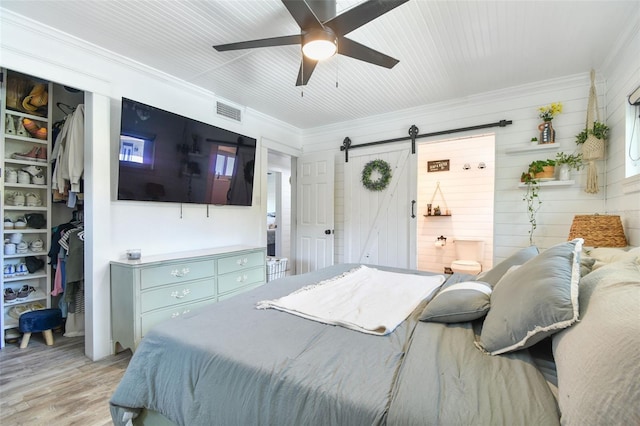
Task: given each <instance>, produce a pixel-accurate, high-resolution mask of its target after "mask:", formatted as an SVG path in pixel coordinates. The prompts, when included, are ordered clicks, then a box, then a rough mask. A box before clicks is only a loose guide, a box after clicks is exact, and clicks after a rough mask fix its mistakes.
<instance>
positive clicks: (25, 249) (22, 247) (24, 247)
mask: <svg viewBox="0 0 640 426" xmlns="http://www.w3.org/2000/svg"><path fill="white" fill-rule="evenodd" d="M16 253H18V254H26V253H29V243H27V242H26V241H20V242H19V243H18V244H16Z"/></svg>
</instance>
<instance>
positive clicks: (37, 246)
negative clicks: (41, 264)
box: [29, 238, 44, 252]
mask: <svg viewBox="0 0 640 426" xmlns="http://www.w3.org/2000/svg"><path fill="white" fill-rule="evenodd" d="M43 248H44V243H43V242H42V240H41V239H40V238H38V239H37V240H33V241H31V242H30V243H29V249H30V250H31V251H33V252H40V251H42V249H43Z"/></svg>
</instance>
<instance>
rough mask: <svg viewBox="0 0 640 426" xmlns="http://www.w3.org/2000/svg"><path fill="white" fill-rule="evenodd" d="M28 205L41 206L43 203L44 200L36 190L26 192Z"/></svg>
mask: <svg viewBox="0 0 640 426" xmlns="http://www.w3.org/2000/svg"><path fill="white" fill-rule="evenodd" d="M25 198H26V202H27V207H40V206H41V205H42V200H41V199H40V195H38V194H36V193H35V192H28V193H27V194H25Z"/></svg>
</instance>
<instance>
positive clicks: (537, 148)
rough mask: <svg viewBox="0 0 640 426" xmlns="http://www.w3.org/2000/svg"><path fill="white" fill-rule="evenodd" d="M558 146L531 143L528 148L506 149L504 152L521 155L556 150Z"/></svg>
mask: <svg viewBox="0 0 640 426" xmlns="http://www.w3.org/2000/svg"><path fill="white" fill-rule="evenodd" d="M558 146H560V144H559V143H540V144H538V143H532V144H530V145H528V146H523V147H521V148H508V149H507V150H505V153H507V154H521V153H525V152H537V151H551V150H553V149H557V148H558Z"/></svg>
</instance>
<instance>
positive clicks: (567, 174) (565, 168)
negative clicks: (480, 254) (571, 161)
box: [558, 163, 571, 180]
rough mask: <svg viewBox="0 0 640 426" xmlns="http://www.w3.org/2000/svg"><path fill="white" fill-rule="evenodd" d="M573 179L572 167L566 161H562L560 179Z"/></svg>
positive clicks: (559, 168) (559, 170) (559, 171)
mask: <svg viewBox="0 0 640 426" xmlns="http://www.w3.org/2000/svg"><path fill="white" fill-rule="evenodd" d="M569 179H571V169H570V168H569V165H568V164H566V163H562V164H560V165H559V166H558V180H569Z"/></svg>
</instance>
